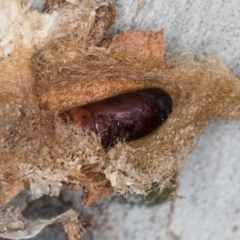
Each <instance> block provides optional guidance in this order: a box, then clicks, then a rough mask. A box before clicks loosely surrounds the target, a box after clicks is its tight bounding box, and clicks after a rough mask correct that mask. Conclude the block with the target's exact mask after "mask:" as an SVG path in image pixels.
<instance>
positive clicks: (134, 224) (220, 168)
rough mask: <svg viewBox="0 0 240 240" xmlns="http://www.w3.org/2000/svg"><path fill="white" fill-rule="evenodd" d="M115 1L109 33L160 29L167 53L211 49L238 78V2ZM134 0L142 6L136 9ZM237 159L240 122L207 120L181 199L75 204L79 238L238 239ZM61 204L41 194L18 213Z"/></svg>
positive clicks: (64, 204) (53, 232)
mask: <svg viewBox="0 0 240 240" xmlns="http://www.w3.org/2000/svg"><path fill="white" fill-rule="evenodd" d="M115 2H116V6H117V11H118V19H117V22H116V24H115V26H114V27H113V28H112V29H111V30H110V33H109V35H112V34H114V33H117V32H121V31H125V30H129V29H139V30H149V29H150V30H153V31H157V30H159V29H161V28H163V29H164V30H165V36H166V44H167V51H172V50H173V49H175V48H180V49H183V50H188V49H192V50H194V51H195V52H197V53H200V54H206V53H209V54H214V55H216V56H218V57H219V58H220V59H221V60H222V61H223V62H224V63H225V64H226V65H227V66H228V67H229V68H230V69H231V70H232V71H233V73H234V75H236V76H238V77H240V68H239V62H240V61H239V60H240V53H239V51H238V46H239V45H240V44H239V43H240V37H239V29H240V21H239V18H240V4H239V3H238V1H236V0H229V1H224V0H211V1H210V0H205V1H201V0H195V1H193V0H175V1H174V0H167V1H166V0H146V1H141V0H116V1H115ZM140 3H142V8H140V9H139V10H138V6H139V4H140ZM239 160H240V123H239V122H224V121H215V122H212V123H211V124H210V125H209V127H208V129H207V131H206V132H205V133H204V134H203V135H202V137H201V138H200V141H199V143H198V145H197V147H196V148H195V150H194V151H193V153H192V154H191V155H190V156H189V158H188V160H187V163H186V165H185V167H184V169H183V171H182V173H181V175H180V176H179V187H178V189H177V192H176V194H177V195H178V196H181V197H175V198H174V199H173V200H171V201H170V200H169V201H165V202H164V203H159V202H157V201H155V202H153V203H151V204H146V203H145V202H144V200H143V199H142V198H141V197H139V196H130V197H128V198H126V199H125V198H123V197H113V198H109V199H105V200H103V201H102V203H101V204H99V205H98V206H96V207H92V208H89V209H83V210H82V216H83V219H84V222H85V223H86V225H85V226H86V228H87V229H88V232H87V233H86V234H85V237H84V239H85V240H91V239H94V240H95V239H96V240H101V239H102V240H103V239H104V240H110V239H111V240H112V239H118V240H123V239H124V240H125V239H127V240H128V239H129V240H152V239H163V240H175V239H179V240H209V239H211V240H229V239H231V240H237V239H240V215H239V214H240V197H239V194H240V185H239V182H240V174H239V170H240V161H239ZM28 196H29V195H26V194H25V195H24V197H25V198H24V197H23V199H25V200H26V198H28ZM78 199H79V197H78V198H77V201H79V200H78ZM25 200H23V201H22V202H24V201H25ZM75 201H76V198H75ZM68 202H69V199H61V201H59V200H58V199H54V201H53V200H52V199H51V200H49V199H48V198H44V199H40V200H39V201H38V202H36V203H34V204H31V205H30V206H29V207H28V208H27V209H25V211H24V213H25V216H27V217H31V218H34V217H37V216H41V217H48V215H49V214H50V213H51V215H54V214H55V212H58V213H59V212H61V211H64V210H66V209H67V208H68ZM18 204H19V203H18ZM75 204H79V203H77V202H76V203H75ZM23 205H24V204H22V206H23ZM39 209H41V211H40V210H39ZM44 209H45V210H44ZM39 214H40V215H39ZM53 238H55V239H59V240H60V239H66V237H65V236H64V235H63V232H62V231H61V228H60V226H59V225H53V226H50V227H47V228H45V230H44V231H43V232H42V233H40V234H39V235H37V236H36V237H35V238H32V239H35V240H36V239H37V240H41V239H53Z"/></svg>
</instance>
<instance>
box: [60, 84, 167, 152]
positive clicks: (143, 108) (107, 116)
mask: <svg viewBox="0 0 240 240" xmlns="http://www.w3.org/2000/svg"><path fill="white" fill-rule="evenodd" d="M171 112H172V99H171V97H170V96H169V95H168V94H167V93H166V92H165V91H163V90H161V89H158V88H149V89H143V90H138V91H134V92H128V93H123V94H120V95H117V96H114V97H110V98H106V99H103V100H100V101H97V102H93V103H89V104H86V105H84V106H81V107H77V108H74V109H71V110H69V111H66V112H62V113H60V114H59V117H60V118H61V119H62V120H64V121H65V122H66V123H68V122H73V123H75V124H77V126H79V127H80V128H81V129H82V130H83V131H93V132H95V133H97V134H100V136H101V144H102V146H103V147H104V148H107V147H109V146H112V145H114V144H115V143H116V141H117V139H122V140H124V141H132V140H136V139H139V138H141V137H144V136H146V135H148V134H149V133H151V132H153V131H154V130H156V129H157V128H158V127H159V126H161V125H162V123H163V122H164V121H165V120H166V119H167V118H168V116H169V114H170V113H171Z"/></svg>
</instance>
